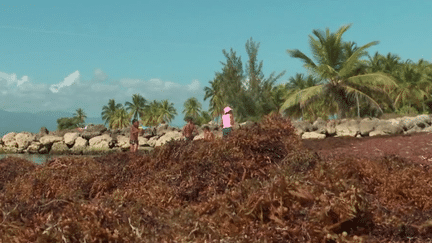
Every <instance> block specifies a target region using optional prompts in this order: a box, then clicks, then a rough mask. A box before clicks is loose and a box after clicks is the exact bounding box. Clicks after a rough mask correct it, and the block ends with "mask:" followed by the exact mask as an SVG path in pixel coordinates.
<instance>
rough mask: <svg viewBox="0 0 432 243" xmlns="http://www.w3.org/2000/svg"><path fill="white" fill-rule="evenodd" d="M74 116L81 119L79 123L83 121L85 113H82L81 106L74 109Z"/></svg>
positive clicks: (85, 116)
mask: <svg viewBox="0 0 432 243" xmlns="http://www.w3.org/2000/svg"><path fill="white" fill-rule="evenodd" d="M74 116H75V117H77V118H78V119H79V120H80V121H81V123H84V120H85V119H86V118H87V115H86V114H85V113H84V110H83V109H81V108H78V109H77V110H76V111H75V115H74Z"/></svg>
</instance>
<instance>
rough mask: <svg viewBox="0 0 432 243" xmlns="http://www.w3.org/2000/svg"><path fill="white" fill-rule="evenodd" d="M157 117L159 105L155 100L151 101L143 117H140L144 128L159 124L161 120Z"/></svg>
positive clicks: (158, 115)
mask: <svg viewBox="0 0 432 243" xmlns="http://www.w3.org/2000/svg"><path fill="white" fill-rule="evenodd" d="M159 117H160V103H159V102H158V101H157V100H153V101H152V102H150V104H149V106H148V107H147V108H146V109H145V111H144V115H143V116H141V120H142V122H143V124H144V125H146V126H156V125H158V124H159V123H160V122H161V120H159Z"/></svg>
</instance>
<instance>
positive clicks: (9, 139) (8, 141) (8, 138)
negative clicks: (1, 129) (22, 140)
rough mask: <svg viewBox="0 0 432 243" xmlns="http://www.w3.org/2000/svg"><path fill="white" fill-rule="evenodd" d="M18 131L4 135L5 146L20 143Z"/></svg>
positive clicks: (15, 145) (16, 145) (13, 145)
mask: <svg viewBox="0 0 432 243" xmlns="http://www.w3.org/2000/svg"><path fill="white" fill-rule="evenodd" d="M16 135H17V133H15V132H10V133H8V134H6V135H4V136H3V138H2V141H3V145H4V147H15V148H16V147H18V143H17V142H16V139H15V137H16Z"/></svg>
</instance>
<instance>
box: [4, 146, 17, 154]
mask: <svg viewBox="0 0 432 243" xmlns="http://www.w3.org/2000/svg"><path fill="white" fill-rule="evenodd" d="M2 150H3V151H4V152H5V153H8V154H15V153H18V148H17V147H10V146H3V147H2Z"/></svg>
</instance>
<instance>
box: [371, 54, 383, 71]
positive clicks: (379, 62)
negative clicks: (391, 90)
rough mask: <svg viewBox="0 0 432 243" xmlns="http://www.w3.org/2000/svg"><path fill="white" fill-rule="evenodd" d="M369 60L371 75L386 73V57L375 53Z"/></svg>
mask: <svg viewBox="0 0 432 243" xmlns="http://www.w3.org/2000/svg"><path fill="white" fill-rule="evenodd" d="M368 58H369V60H368V61H367V65H368V67H367V71H368V72H369V73H375V72H383V71H384V65H383V59H384V57H383V56H382V55H381V54H379V53H378V52H375V54H374V55H373V56H370V55H368Z"/></svg>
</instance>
